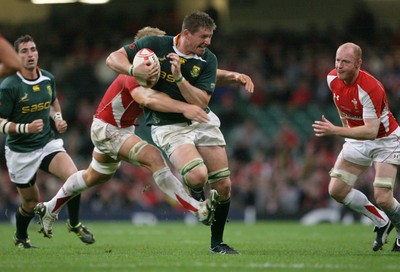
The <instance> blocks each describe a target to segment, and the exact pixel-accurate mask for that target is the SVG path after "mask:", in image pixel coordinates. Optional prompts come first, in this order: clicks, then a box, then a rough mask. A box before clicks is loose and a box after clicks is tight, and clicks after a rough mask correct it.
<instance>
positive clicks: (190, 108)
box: [182, 104, 210, 123]
mask: <svg viewBox="0 0 400 272" xmlns="http://www.w3.org/2000/svg"><path fill="white" fill-rule="evenodd" d="M182 114H183V115H184V116H185V117H186V118H187V119H189V120H192V121H196V122H199V123H207V122H208V121H210V118H209V117H208V115H207V113H206V112H205V110H203V109H202V108H200V107H199V106H196V105H191V104H187V106H185V109H184V110H183V112H182Z"/></svg>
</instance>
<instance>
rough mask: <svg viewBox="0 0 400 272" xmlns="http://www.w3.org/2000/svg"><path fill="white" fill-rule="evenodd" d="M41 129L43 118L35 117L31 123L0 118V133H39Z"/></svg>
mask: <svg viewBox="0 0 400 272" xmlns="http://www.w3.org/2000/svg"><path fill="white" fill-rule="evenodd" d="M42 130H43V120H42V119H36V120H34V121H32V122H31V123H23V124H22V123H15V122H11V121H8V120H7V119H5V118H0V134H29V133H39V132H41V131H42Z"/></svg>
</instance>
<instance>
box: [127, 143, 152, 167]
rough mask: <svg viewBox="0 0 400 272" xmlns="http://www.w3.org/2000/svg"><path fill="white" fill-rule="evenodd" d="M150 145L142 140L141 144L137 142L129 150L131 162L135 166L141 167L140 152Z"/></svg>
mask: <svg viewBox="0 0 400 272" xmlns="http://www.w3.org/2000/svg"><path fill="white" fill-rule="evenodd" d="M148 144H149V143H148V142H146V141H144V140H141V141H139V142H137V143H136V144H135V145H134V146H133V147H132V148H131V150H129V161H130V162H131V163H132V164H134V165H140V163H139V161H138V156H139V153H140V151H142V149H143V148H144V147H145V146H146V145H148Z"/></svg>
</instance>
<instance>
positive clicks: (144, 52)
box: [132, 48, 160, 88]
mask: <svg viewBox="0 0 400 272" xmlns="http://www.w3.org/2000/svg"><path fill="white" fill-rule="evenodd" d="M147 60H150V61H151V62H152V63H154V62H156V63H157V64H158V67H160V62H159V61H158V58H157V55H156V54H155V53H154V52H153V51H152V50H150V49H148V48H142V49H140V50H139V51H138V52H137V53H136V55H135V58H134V59H133V63H132V64H133V67H137V66H139V65H140V64H141V63H143V62H145V61H147ZM135 78H136V80H137V82H138V83H139V84H140V85H141V86H143V87H146V88H151V87H153V86H154V85H156V83H157V81H158V79H159V78H160V71H159V72H158V74H157V75H156V76H154V77H151V78H149V79H148V80H145V79H144V78H141V77H138V76H135Z"/></svg>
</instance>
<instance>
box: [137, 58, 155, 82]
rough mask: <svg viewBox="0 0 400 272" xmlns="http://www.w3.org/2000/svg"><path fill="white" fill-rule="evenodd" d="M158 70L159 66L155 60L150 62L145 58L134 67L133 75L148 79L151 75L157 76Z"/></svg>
mask: <svg viewBox="0 0 400 272" xmlns="http://www.w3.org/2000/svg"><path fill="white" fill-rule="evenodd" d="M159 72H160V67H159V66H158V64H157V63H156V62H151V61H150V60H147V61H144V62H142V63H141V64H140V65H138V66H137V67H135V73H134V75H135V76H137V77H140V78H143V79H146V80H149V79H150V78H152V77H153V78H155V77H157V75H158V73H159Z"/></svg>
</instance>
